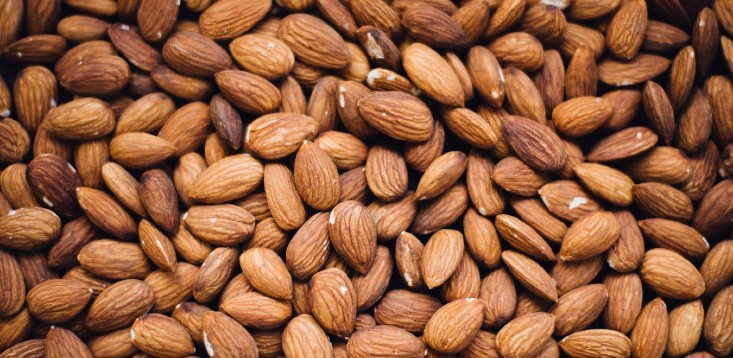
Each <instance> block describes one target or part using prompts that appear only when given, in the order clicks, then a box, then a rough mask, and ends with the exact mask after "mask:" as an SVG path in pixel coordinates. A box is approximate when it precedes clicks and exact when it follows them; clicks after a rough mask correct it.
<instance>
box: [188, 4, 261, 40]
mask: <svg viewBox="0 0 733 358" xmlns="http://www.w3.org/2000/svg"><path fill="white" fill-rule="evenodd" d="M271 6H272V1H271V0H266V1H252V0H225V1H217V2H215V3H213V4H212V5H211V6H209V7H208V8H206V10H205V11H204V12H203V13H202V14H201V17H200V18H199V27H200V28H201V33H203V34H204V35H206V36H208V37H210V38H212V39H214V40H229V39H233V38H235V37H237V36H239V35H241V34H243V33H245V32H247V30H249V29H251V28H252V27H253V26H254V25H255V24H257V23H258V22H259V21H260V20H262V19H263V18H264V17H265V16H266V15H267V13H268V12H269V11H270V7H271Z"/></svg>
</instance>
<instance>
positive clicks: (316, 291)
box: [308, 268, 356, 337]
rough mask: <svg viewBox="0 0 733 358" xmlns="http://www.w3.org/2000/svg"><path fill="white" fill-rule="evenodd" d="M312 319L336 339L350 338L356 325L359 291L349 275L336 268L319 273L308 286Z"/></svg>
mask: <svg viewBox="0 0 733 358" xmlns="http://www.w3.org/2000/svg"><path fill="white" fill-rule="evenodd" d="M308 302H309V303H310V306H311V312H312V315H313V317H314V318H315V319H316V320H317V321H318V323H319V324H320V325H321V327H322V328H323V329H324V330H325V331H326V332H328V333H330V334H333V335H335V336H340V337H344V336H348V335H350V334H351V332H352V331H353V329H354V325H355V323H356V291H355V290H354V286H353V285H352V284H351V280H349V278H348V277H347V276H346V274H345V273H344V272H343V271H341V270H339V269H336V268H330V269H326V270H323V271H320V272H318V273H317V274H315V275H313V277H311V279H310V281H309V283H308Z"/></svg>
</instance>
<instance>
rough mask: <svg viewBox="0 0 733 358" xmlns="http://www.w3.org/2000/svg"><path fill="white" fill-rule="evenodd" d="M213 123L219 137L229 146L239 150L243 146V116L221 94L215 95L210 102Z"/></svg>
mask: <svg viewBox="0 0 733 358" xmlns="http://www.w3.org/2000/svg"><path fill="white" fill-rule="evenodd" d="M209 109H210V111H211V113H210V115H211V123H212V124H214V128H216V132H217V133H218V134H219V137H220V138H221V139H222V140H223V141H224V143H226V145H227V146H228V147H230V148H231V149H234V150H239V148H241V147H242V144H243V141H242V133H243V131H244V130H243V128H242V127H243V125H242V117H240V116H239V113H237V111H236V110H235V109H234V107H232V105H231V104H230V103H229V101H227V100H226V99H224V97H222V96H220V95H214V97H212V98H211V102H210V103H209Z"/></svg>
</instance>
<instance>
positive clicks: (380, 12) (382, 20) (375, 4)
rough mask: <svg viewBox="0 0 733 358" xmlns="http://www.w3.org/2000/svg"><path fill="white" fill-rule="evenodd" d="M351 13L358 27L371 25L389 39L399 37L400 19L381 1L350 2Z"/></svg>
mask: <svg viewBox="0 0 733 358" xmlns="http://www.w3.org/2000/svg"><path fill="white" fill-rule="evenodd" d="M349 6H350V7H351V13H352V15H353V16H354V19H355V20H356V22H357V23H359V24H360V25H371V26H374V27H376V28H378V29H380V30H382V31H384V32H385V33H386V34H387V35H389V37H391V38H396V37H399V35H400V32H401V28H400V18H399V17H398V16H397V13H396V12H395V10H393V9H392V7H390V6H389V4H388V3H387V2H385V1H382V0H377V1H366V0H356V1H354V2H350V3H349Z"/></svg>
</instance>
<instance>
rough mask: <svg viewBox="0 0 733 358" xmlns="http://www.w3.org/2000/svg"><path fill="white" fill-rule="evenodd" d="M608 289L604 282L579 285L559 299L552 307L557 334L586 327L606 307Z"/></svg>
mask: <svg viewBox="0 0 733 358" xmlns="http://www.w3.org/2000/svg"><path fill="white" fill-rule="evenodd" d="M607 299H608V290H607V289H606V286H605V285H603V284H593V285H587V286H582V287H578V288H576V289H574V290H572V291H570V292H568V293H566V294H564V295H562V296H560V298H559V299H558V301H557V303H555V305H554V306H553V307H552V308H551V309H550V312H549V313H550V314H552V315H554V316H555V335H557V336H566V335H568V334H570V333H574V332H577V331H580V330H582V329H584V328H586V327H587V326H588V325H590V324H591V323H593V321H595V320H596V318H598V316H600V314H601V312H603V309H604V308H605V307H606V301H607Z"/></svg>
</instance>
